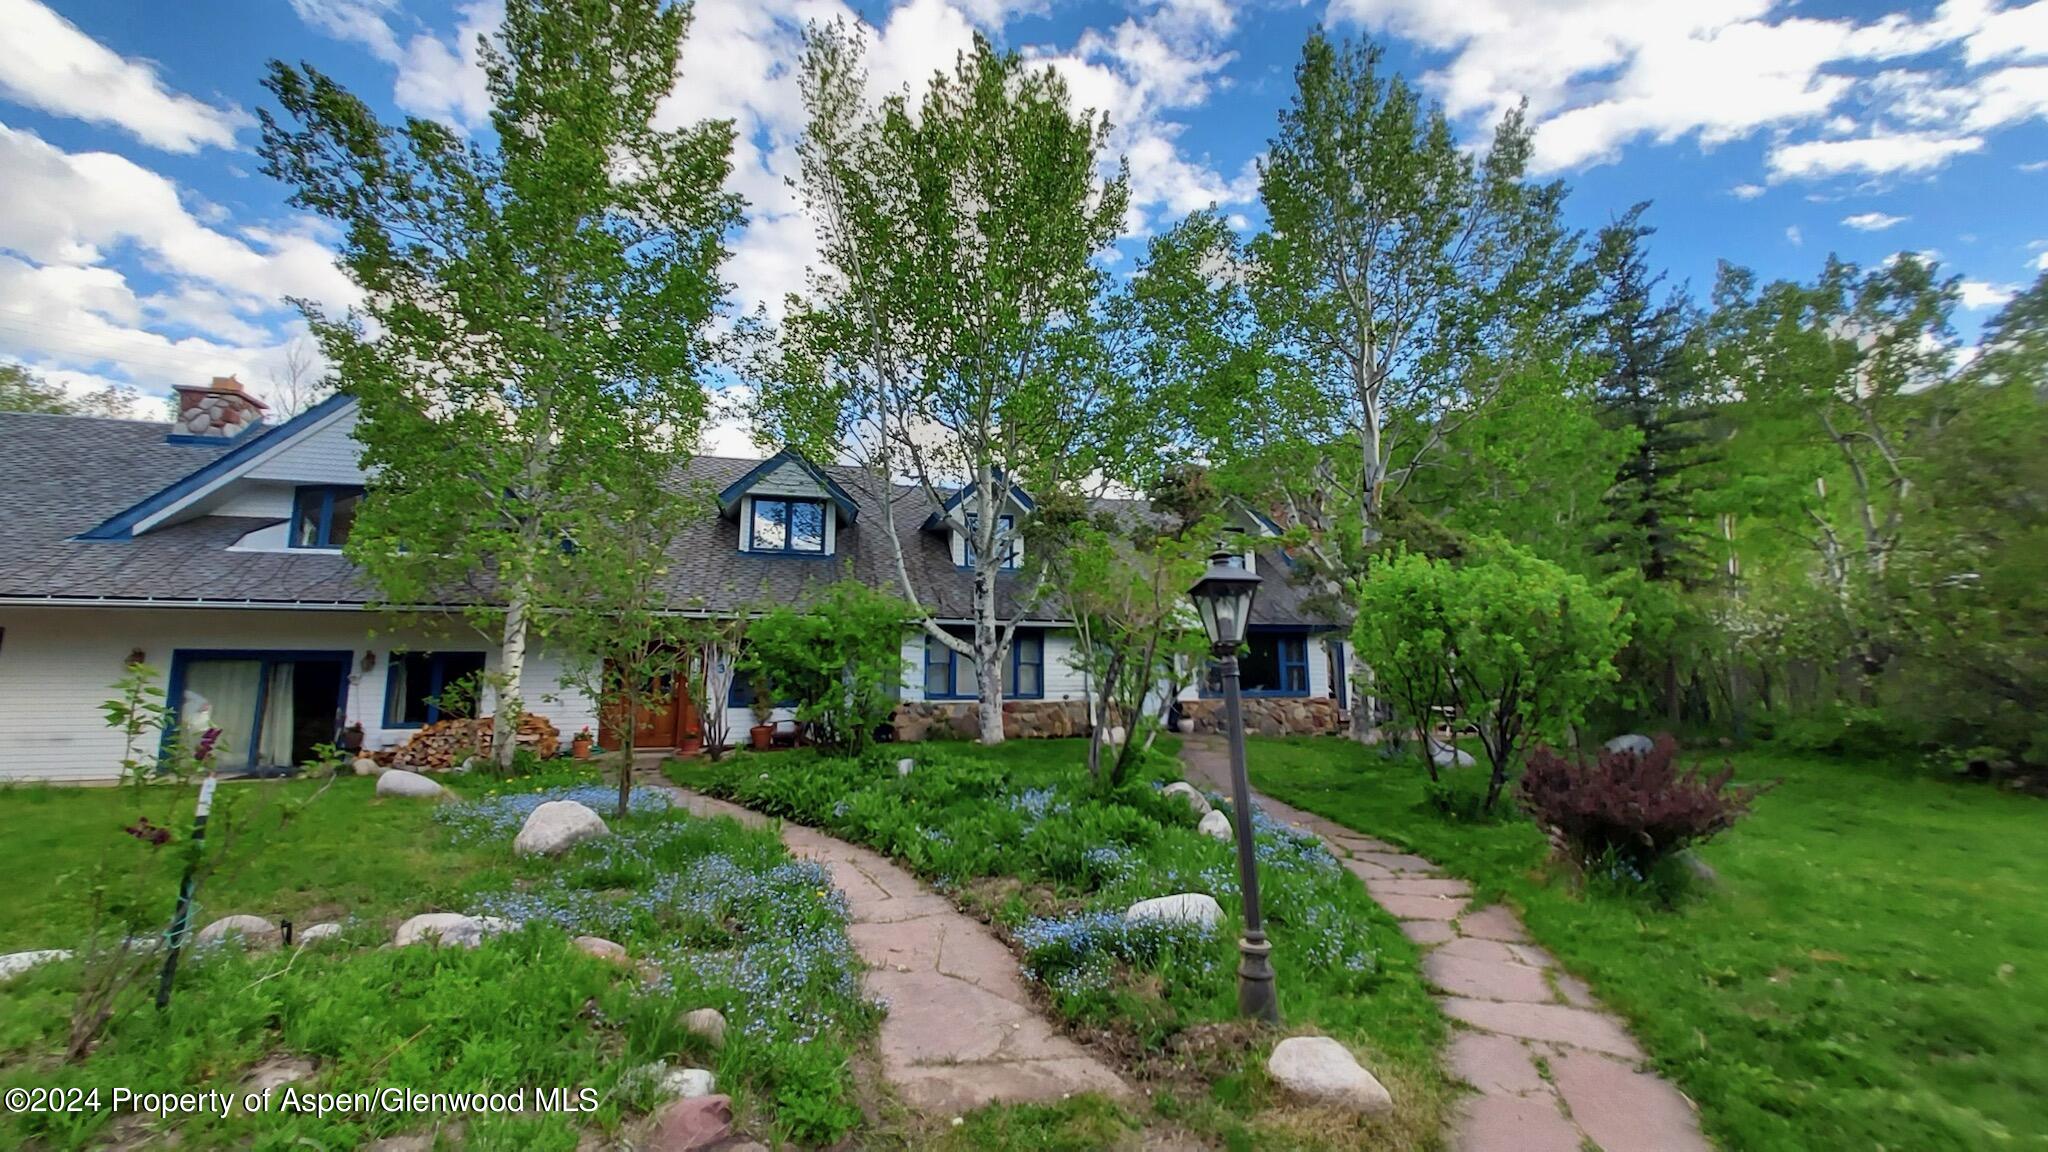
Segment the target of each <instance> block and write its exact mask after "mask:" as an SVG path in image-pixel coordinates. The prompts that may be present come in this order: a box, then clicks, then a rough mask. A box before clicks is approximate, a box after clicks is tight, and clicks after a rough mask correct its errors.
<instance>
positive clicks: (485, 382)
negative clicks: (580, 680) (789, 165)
mask: <svg viewBox="0 0 2048 1152" xmlns="http://www.w3.org/2000/svg"><path fill="white" fill-rule="evenodd" d="M687 19H688V18H687V11H686V10H685V9H683V8H680V7H665V6H664V5H663V4H661V3H660V2H659V0H582V2H577V3H567V4H562V3H547V2H544V0H512V2H511V3H509V4H508V5H507V6H506V12H505V21H504V24H503V26H502V28H501V30H500V31H499V32H498V33H497V34H496V36H495V37H494V38H486V39H485V40H483V42H482V44H481V54H482V59H483V63H484V69H485V73H486V76H487V84H488V87H489V90H490V94H491V100H492V106H493V107H492V112H491V130H492V135H491V137H486V138H478V139H467V138H464V137H462V136H460V135H457V134H456V133H455V132H453V131H452V130H450V129H448V128H447V127H445V126H443V125H441V124H438V123H435V122H432V121H427V120H419V119H409V120H407V121H406V123H405V124H404V125H403V126H400V127H391V126H387V125H385V124H382V123H380V122H379V121H378V119H377V117H376V116H375V114H374V113H372V112H371V110H370V109H369V107H368V106H367V105H365V104H364V103H363V102H362V101H361V100H359V99H358V98H356V97H355V96H354V95H352V94H351V93H349V92H348V91H347V90H346V89H344V88H343V87H342V86H341V85H340V84H338V83H336V82H335V81H334V80H333V79H331V78H330V77H327V76H325V75H323V74H321V73H319V72H317V71H315V70H314V69H312V68H311V67H307V66H300V67H297V68H294V67H292V66H290V65H287V64H284V63H282V62H276V63H273V64H272V66H271V69H270V74H269V76H268V78H267V79H266V80H265V86H266V87H267V88H268V89H269V90H270V91H271V93H272V94H273V95H274V96H275V97H276V98H277V101H278V103H279V104H280V105H281V106H282V109H283V113H284V116H285V117H286V119H287V120H288V121H289V123H287V122H286V120H281V119H279V118H278V117H275V116H273V115H271V113H270V112H269V111H267V110H266V111H265V112H264V113H263V114H262V119H263V143H262V149H261V151H262V155H263V159H264V170H265V171H266V172H268V173H269V174H270V175H272V176H274V177H276V178H278V179H280V180H282V181H284V182H285V183H286V184H288V185H289V186H290V187H291V189H292V192H291V202H292V203H293V204H294V205H296V206H298V207H302V208H307V209H310V210H312V211H315V212H318V213H320V214H321V215H324V216H327V217H329V218H331V219H334V220H336V221H338V222H339V223H340V224H341V225H342V226H343V228H344V230H345V233H344V240H343V243H342V247H341V255H340V262H341V265H342V267H343V268H344V269H345V270H346V271H347V272H348V274H349V275H350V277H351V278H352V279H353V280H355V282H356V283H357V284H359V285H360V286H361V287H362V289H363V291H364V298H365V303H364V304H363V305H362V309H361V311H360V312H351V313H350V314H349V315H347V316H345V317H333V316H329V315H326V314H325V313H323V312H322V311H321V310H320V309H319V308H317V307H315V306H313V305H311V304H307V303H303V302H302V303H301V305H300V307H301V309H302V310H303V311H304V312H305V313H306V316H307V319H308V321H309V323H310V324H311V326H312V329H313V332H314V334H315V336H316V337H317V339H318V340H319V342H320V345H321V350H322V352H323V353H324V354H325V356H326V358H327V360H328V362H329V363H331V364H333V365H334V366H335V368H336V371H337V372H338V374H339V377H340V380H341V382H342V387H343V388H344V389H345V390H346V391H348V392H349V393H350V394H351V395H353V396H355V397H356V399H357V400H358V401H359V402H360V405H361V414H360V417H359V420H358V424H357V431H356V436H357V439H358V440H360V441H361V442H362V446H363V452H362V462H363V464H364V467H365V470H366V471H367V472H369V473H370V474H371V476H372V480H371V498H370V499H369V500H367V501H366V502H365V504H364V507H363V511H362V513H361V515H360V517H359V518H358V520H357V522H356V524H355V527H354V530H353V532H352V534H351V536H350V539H349V542H348V552H349V555H350V556H351V558H352V559H354V560H355V561H356V562H357V563H358V564H360V565H361V566H362V567H363V568H364V569H365V570H366V571H367V572H368V573H369V574H370V576H371V577H372V578H373V579H374V580H375V581H376V582H377V584H378V585H379V587H380V588H381V590H382V594H383V596H384V597H385V598H386V599H387V600H389V601H391V602H394V603H419V602H423V601H427V602H432V601H441V602H446V601H447V600H450V599H458V600H462V601H464V602H465V603H469V604H472V605H477V604H488V605H490V607H488V608H482V607H478V608H473V609H472V611H474V612H475V613H476V614H477V615H479V616H482V617H486V618H487V619H489V620H490V621H491V622H493V623H495V625H496V626H497V627H498V628H499V634H500V638H501V639H500V660H499V670H498V673H497V674H496V684H495V687H496V688H497V691H498V701H499V702H498V717H499V723H498V724H497V754H498V757H499V760H500V762H501V763H509V762H510V759H511V754H512V749H513V742H512V734H513V730H514V721H515V720H516V717H517V714H518V712H519V710H520V709H521V707H522V705H523V701H524V699H525V696H526V689H525V665H526V655H527V648H528V637H529V634H530V633H531V632H532V631H533V630H534V629H535V628H536V627H537V626H539V625H540V624H541V623H543V622H544V621H545V620H546V618H547V616H548V614H549V612H550V611H551V610H552V609H553V608H555V607H558V606H559V604H560V602H561V598H562V594H563V589H564V588H565V587H566V586H568V584H573V581H571V582H566V583H565V581H563V580H562V579H560V578H559V577H560V575H561V574H562V573H563V571H564V569H565V565H564V563H563V559H564V551H563V550H564V547H565V545H569V546H573V542H576V541H589V540H594V539H595V538H596V535H597V534H598V533H600V532H602V531H604V529H605V526H606V524H607V522H608V519H609V518H610V517H612V516H613V515H615V513H616V505H615V503H614V500H613V496H612V493H614V492H617V491H621V490H623V489H625V488H626V487H627V485H625V484H624V483H622V480H623V479H624V478H626V477H629V476H634V475H646V474H650V473H651V474H655V475H662V474H666V473H667V471H668V465H669V464H670V462H671V461H672V460H673V454H674V452H675V451H677V450H678V449H679V448H680V446H682V445H686V444H688V443H689V442H690V441H691V440H692V439H693V437H692V434H693V433H694V431H695V429H696V426H697V423H698V421H699V420H701V416H702V412H703V410H704V399H703V393H702V388H701V386H700V383H699V373H700V371H701V369H702V366H703V360H704V357H705V338H704V332H705V326H706V325H707V323H708V322H709V321H710V319H711V318H712V316H713V314H714V312H715V311H716V309H717V308H718V306H719V303H720V300H721V298H722V295H723V292H724V285H723V284H722V283H721V281H720V279H719V275H718V269H719V265H720V262H721V261H722V260H723V259H724V256H725V236H726V233H727V230H728V229H730V228H731V227H733V226H734V225H735V224H736V223H737V222H738V219H739V204H738V202H737V200H736V199H735V198H734V197H733V196H731V195H729V194H727V193H725V192H724V191H723V190H722V185H723V183H724V180H725V177H726V174H727V170H728V167H729V155H730V152H731V146H732V130H731V127H730V125H728V124H726V123H723V122H718V123H708V124H700V125H695V126H691V127H687V128H682V129H676V130H665V129H661V128H658V127H656V120H655V113H656V109H657V107H658V105H659V104H660V102H661V100H662V99H663V97H664V96H666V95H667V94H668V92H669V91H670V89H671V88H672V87H673V86H674V85H675V83H676V81H677V71H676V64H677V55H678V52H679V50H680V44H681V40H682V36H683V33H684V31H685V27H686V24H687ZM632 408H640V409H643V410H646V411H650V412H659V413H662V414H663V415H664V417H665V418H666V419H667V420H668V421H670V425H669V429H668V430H669V432H670V433H672V435H670V436H666V437H663V438H662V439H661V440H660V442H659V443H647V442H643V443H634V442H633V441H632V438H631V437H629V436H627V435H625V434H624V433H623V432H622V422H621V421H620V420H619V419H618V418H617V416H618V413H619V412H620V411H622V410H626V409H632ZM473 582H480V583H481V584H483V585H484V586H482V587H478V586H477V585H476V583H473ZM465 585H470V586H469V587H468V588H465Z"/></svg>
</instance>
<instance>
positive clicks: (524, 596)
mask: <svg viewBox="0 0 2048 1152" xmlns="http://www.w3.org/2000/svg"><path fill="white" fill-rule="evenodd" d="M531 596H532V592H531V590H530V589H529V588H528V587H527V586H526V585H525V584H524V583H523V582H522V583H521V584H520V585H519V586H518V587H516V588H514V589H513V590H512V594H511V596H510V597H509V598H508V603H507V605H506V608H505V632H504V636H503V638H502V639H501V640H500V642H499V645H498V707H497V719H496V720H495V721H493V722H492V724H491V755H492V758H493V759H495V760H496V761H497V762H498V768H499V769H500V770H501V771H506V772H509V771H511V770H512V752H513V750H514V749H516V748H517V747H518V746H519V743H518V740H517V737H518V735H519V714H520V712H521V711H522V708H521V705H520V701H521V698H522V695H523V692H524V687H525V680H526V632H527V612H528V610H529V605H530V604H531Z"/></svg>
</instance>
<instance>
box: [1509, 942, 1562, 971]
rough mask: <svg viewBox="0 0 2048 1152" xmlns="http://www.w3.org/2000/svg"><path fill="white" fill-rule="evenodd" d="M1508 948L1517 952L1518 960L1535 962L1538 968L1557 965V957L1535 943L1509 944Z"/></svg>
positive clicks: (1526, 962)
mask: <svg viewBox="0 0 2048 1152" xmlns="http://www.w3.org/2000/svg"><path fill="white" fill-rule="evenodd" d="M1507 949H1508V951H1510V952H1513V953H1514V954H1515V959H1516V960H1518V961H1520V962H1522V963H1524V964H1533V965H1535V966H1536V967H1538V968H1555V967H1557V957H1555V956H1552V955H1551V954H1550V953H1548V952H1546V951H1544V950H1543V949H1541V948H1538V947H1537V946H1536V945H1534V944H1509V945H1507Z"/></svg>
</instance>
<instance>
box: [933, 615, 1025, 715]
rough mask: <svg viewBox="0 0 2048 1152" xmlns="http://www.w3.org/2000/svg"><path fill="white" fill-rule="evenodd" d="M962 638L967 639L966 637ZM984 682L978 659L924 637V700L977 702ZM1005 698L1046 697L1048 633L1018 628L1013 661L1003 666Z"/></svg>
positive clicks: (1011, 643)
mask: <svg viewBox="0 0 2048 1152" xmlns="http://www.w3.org/2000/svg"><path fill="white" fill-rule="evenodd" d="M961 638H962V639H966V637H965V636H964V635H963V636H962V637H961ZM980 695H981V680H980V677H979V676H977V675H976V673H975V670H974V658H973V657H972V656H964V655H962V654H960V653H958V652H955V651H953V650H952V649H951V648H948V647H946V645H945V644H944V643H942V642H941V641H938V640H935V639H933V638H932V637H930V636H926V637H925V638H924V698H925V699H927V700H974V699H977V698H979V697H980ZM1003 695H1004V696H1005V697H1006V698H1008V699H1012V700H1016V699H1025V700H1039V699H1043V698H1044V696H1045V634H1044V633H1043V632H1037V631H1026V630H1024V629H1021V628H1020V629H1018V630H1017V635H1016V637H1015V638H1014V639H1012V640H1011V641H1010V659H1009V661H1008V662H1007V663H1005V664H1004V665H1003Z"/></svg>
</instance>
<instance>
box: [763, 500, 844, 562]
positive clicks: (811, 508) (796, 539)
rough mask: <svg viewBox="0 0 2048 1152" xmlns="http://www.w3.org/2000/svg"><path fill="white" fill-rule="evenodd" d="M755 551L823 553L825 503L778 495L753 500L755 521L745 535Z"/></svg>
mask: <svg viewBox="0 0 2048 1152" xmlns="http://www.w3.org/2000/svg"><path fill="white" fill-rule="evenodd" d="M748 541H749V542H748V545H747V547H748V549H749V550H750V551H754V552H800V553H810V554H812V555H816V556H822V555H824V552H825V502H824V501H823V500H792V499H787V498H785V497H781V496H774V497H769V496H756V497H754V520H753V524H752V526H751V532H750V534H749V536H748Z"/></svg>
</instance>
